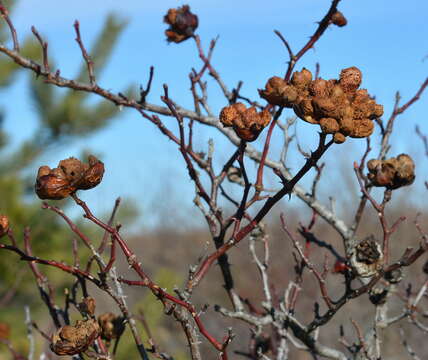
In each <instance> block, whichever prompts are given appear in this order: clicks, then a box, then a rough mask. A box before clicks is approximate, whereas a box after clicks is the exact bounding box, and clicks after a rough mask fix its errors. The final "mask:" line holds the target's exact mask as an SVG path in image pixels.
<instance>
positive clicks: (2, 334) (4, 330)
mask: <svg viewBox="0 0 428 360" xmlns="http://www.w3.org/2000/svg"><path fill="white" fill-rule="evenodd" d="M9 337H10V326H9V325H8V324H6V323H3V322H0V340H7V339H9Z"/></svg>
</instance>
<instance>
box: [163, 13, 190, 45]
mask: <svg viewBox="0 0 428 360" xmlns="http://www.w3.org/2000/svg"><path fill="white" fill-rule="evenodd" d="M163 20H164V22H165V23H167V24H168V25H169V28H168V29H167V30H166V31H165V35H166V37H167V41H168V42H174V43H180V42H182V41H184V40H187V39H188V38H190V37H191V36H193V34H194V32H195V30H196V28H197V27H198V17H197V16H196V15H195V14H193V13H192V12H190V7H189V6H188V5H183V6H182V7H179V8H176V9H169V10H168V13H167V14H166V15H165V16H164V19H163Z"/></svg>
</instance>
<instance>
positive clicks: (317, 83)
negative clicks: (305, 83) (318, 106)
mask: <svg viewBox="0 0 428 360" xmlns="http://www.w3.org/2000/svg"><path fill="white" fill-rule="evenodd" d="M328 92H329V84H328V81H327V80H324V79H316V80H314V81H312V82H311V83H310V85H309V93H310V94H311V95H312V96H314V97H319V98H323V97H326V96H328Z"/></svg>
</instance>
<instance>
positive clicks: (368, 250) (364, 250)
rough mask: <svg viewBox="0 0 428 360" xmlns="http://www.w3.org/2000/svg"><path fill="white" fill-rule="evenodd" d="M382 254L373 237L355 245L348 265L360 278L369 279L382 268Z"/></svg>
mask: <svg viewBox="0 0 428 360" xmlns="http://www.w3.org/2000/svg"><path fill="white" fill-rule="evenodd" d="M382 262H383V253H382V249H381V247H380V245H379V244H378V243H377V242H376V240H375V239H374V237H373V236H369V237H367V238H366V239H364V240H362V241H361V242H360V243H359V244H357V245H356V246H355V247H354V249H352V251H351V257H350V263H351V266H352V268H353V269H354V271H355V272H356V273H357V274H358V276H361V277H371V276H373V275H375V274H376V273H377V272H378V271H379V270H380V269H381V267H382Z"/></svg>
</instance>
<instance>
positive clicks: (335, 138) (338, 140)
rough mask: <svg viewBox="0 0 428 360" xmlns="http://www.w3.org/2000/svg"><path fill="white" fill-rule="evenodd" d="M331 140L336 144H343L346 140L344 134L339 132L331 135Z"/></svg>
mask: <svg viewBox="0 0 428 360" xmlns="http://www.w3.org/2000/svg"><path fill="white" fill-rule="evenodd" d="M333 141H334V142H335V143H336V144H343V143H344V142H345V141H346V136H345V135H343V134H342V133H340V132H337V133H335V134H334V135H333Z"/></svg>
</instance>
